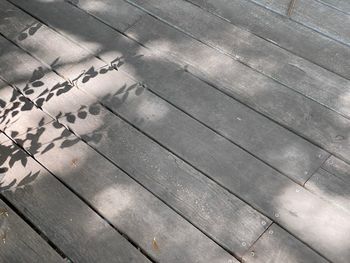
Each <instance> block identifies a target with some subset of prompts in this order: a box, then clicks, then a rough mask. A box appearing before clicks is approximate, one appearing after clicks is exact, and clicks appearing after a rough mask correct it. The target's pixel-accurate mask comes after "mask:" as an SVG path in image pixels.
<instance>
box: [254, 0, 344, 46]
mask: <svg viewBox="0 0 350 263" xmlns="http://www.w3.org/2000/svg"><path fill="white" fill-rule="evenodd" d="M248 1H252V2H255V3H257V4H259V5H261V6H263V7H266V8H268V9H270V10H273V11H275V12H277V13H278V14H281V15H286V14H287V10H288V7H289V4H290V0H282V1H281V0H272V1H271V0H248ZM290 19H292V20H294V21H296V22H298V23H300V24H302V25H304V26H306V27H309V28H311V29H313V30H315V31H317V32H320V33H322V34H324V35H326V36H328V37H331V38H333V39H335V40H337V41H340V42H342V43H344V44H346V45H350V16H349V15H348V14H345V13H343V12H339V11H338V10H335V9H334V8H331V7H329V6H327V5H324V4H322V3H320V2H319V1H315V0H313V1H305V0H298V1H297V2H296V3H295V5H294V8H293V10H292V12H291V15H290Z"/></svg>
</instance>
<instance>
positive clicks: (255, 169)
mask: <svg viewBox="0 0 350 263" xmlns="http://www.w3.org/2000/svg"><path fill="white" fill-rule="evenodd" d="M99 112H100V113H99V114H102V116H104V115H109V114H110V113H109V112H106V111H104V109H103V108H101V109H100V111H99ZM90 118H91V119H90ZM95 118H97V116H95V115H89V116H88V117H87V119H86V120H84V123H82V122H81V121H80V120H77V122H75V123H66V124H67V125H69V127H71V128H72V129H73V130H74V131H75V132H76V133H78V134H79V135H80V136H82V138H85V139H86V140H88V141H89V144H91V145H93V146H94V147H95V148H96V149H98V150H99V151H100V152H101V153H103V154H104V155H105V156H107V157H108V158H110V159H111V160H113V162H115V163H116V164H118V165H119V166H120V167H123V169H124V170H125V171H128V172H130V173H131V172H133V174H134V176H137V178H138V180H142V184H144V185H146V183H147V181H146V180H145V176H146V175H147V176H153V177H154V176H157V177H162V178H163V180H165V181H166V182H169V181H170V180H176V179H174V178H173V177H172V178H173V179H171V178H169V177H165V178H164V173H162V171H163V167H164V165H165V164H166V163H167V162H166V161H165V160H164V159H160V158H159V157H158V158H156V157H157V156H155V154H153V153H154V152H155V148H156V147H155V146H152V147H151V146H150V145H147V144H146V143H145V142H144V141H145V140H142V139H141V138H142V137H143V136H141V135H139V136H138V135H137V134H134V132H133V131H134V130H132V129H131V128H130V127H128V125H125V124H123V123H122V122H119V121H117V120H116V121H113V119H112V117H111V118H110V119H108V120H107V121H106V122H105V123H106V126H108V129H107V127H106V128H105V134H107V135H105V136H103V135H102V138H101V139H100V140H99V141H96V140H95V141H94V140H91V139H89V138H91V137H92V136H93V135H94V132H93V130H95V129H96V122H97V123H98V120H96V119H95ZM105 118H106V117H105ZM151 120H152V119H151ZM62 121H64V120H62ZM116 130H118V133H117V134H116V133H115V132H114V131H116ZM200 132H201V131H200V130H198V131H197V133H195V134H197V135H198V137H199V138H201V137H202V135H201V133H200ZM140 137H141V138H140ZM199 141H200V140H199V139H198V140H193V142H194V144H190V143H191V142H190V141H186V143H187V145H188V146H189V147H193V148H194V149H197V148H196V146H195V143H197V144H198V143H199ZM177 143H178V144H180V143H181V141H179V140H178V141H177ZM181 144H185V143H181ZM197 147H198V146H197ZM215 150H217V148H215ZM157 155H159V156H165V155H166V153H164V154H161V153H158V154H157ZM203 155H204V154H202V155H201V156H199V157H198V159H199V158H203ZM187 156H188V155H187ZM130 160H133V161H134V162H130ZM231 160H232V159H231ZM234 160H235V161H234V162H233V164H234V165H232V166H231V175H230V176H224V175H223V174H221V173H220V170H218V171H217V173H215V174H214V173H212V174H210V176H211V177H212V178H214V179H215V180H217V181H218V182H219V183H221V185H225V186H226V187H227V188H228V189H229V190H231V191H232V192H233V193H235V194H236V195H238V196H240V197H241V198H242V199H243V200H245V201H246V202H248V203H250V204H252V205H253V206H254V207H256V208H257V209H259V210H260V211H263V212H264V213H265V214H267V215H268V216H269V217H271V218H274V220H275V221H277V222H278V223H279V224H281V225H283V226H284V227H286V228H287V229H288V230H289V231H291V232H292V233H293V234H294V235H296V236H297V237H298V238H300V239H302V240H303V241H305V242H307V243H308V244H310V245H311V246H312V247H313V248H314V249H316V250H318V251H320V252H322V253H323V254H325V255H327V257H329V258H331V259H332V260H334V261H336V262H346V261H347V258H348V257H349V255H348V252H349V244H346V242H344V241H345V240H346V239H345V237H344V235H346V234H345V233H348V231H349V228H350V226H349V223H348V222H349V218H348V217H350V215H349V214H348V213H345V211H343V210H341V209H338V208H336V207H333V206H332V205H330V204H328V203H327V202H325V201H323V200H322V199H320V198H318V197H316V196H315V195H313V194H311V193H310V192H308V191H306V190H304V189H303V188H302V187H300V186H298V185H296V184H294V183H292V182H291V181H289V180H287V179H286V178H285V177H281V176H280V174H278V173H276V172H275V171H273V170H271V169H270V168H269V167H267V166H265V165H264V164H262V163H260V162H257V161H256V159H254V158H251V157H249V156H247V155H245V154H244V153H243V152H242V153H240V154H239V155H238V157H236V159H234ZM177 162H178V164H179V161H177ZM192 162H193V161H192ZM244 164H248V167H245V168H243V166H244ZM179 165H181V166H182V164H181V163H180V164H179ZM181 166H180V167H181ZM158 168H160V171H158V170H157V169H158ZM200 168H201V167H200ZM236 171H237V172H236ZM232 174H234V176H232ZM177 175H178V174H177ZM177 180H178V179H177ZM162 184H164V182H162ZM196 184H197V185H198V183H196ZM179 187H183V184H180V185H179ZM187 189H188V188H187ZM183 191H185V190H181V189H180V190H179V192H180V193H182V192H183ZM168 192H169V187H168V188H167V193H168ZM185 192H186V191H185ZM202 192H205V191H202ZM168 194H169V193H168ZM206 196H207V195H206ZM186 199H188V197H187V198H186ZM271 200H272V201H271ZM320 207H322V209H321V210H319V208H320ZM221 214H222V212H221ZM340 228H341V229H340ZM330 240H332V241H330ZM330 243H331V244H332V245H330ZM333 244H334V245H333ZM335 244H336V245H335ZM339 244H342V245H339Z"/></svg>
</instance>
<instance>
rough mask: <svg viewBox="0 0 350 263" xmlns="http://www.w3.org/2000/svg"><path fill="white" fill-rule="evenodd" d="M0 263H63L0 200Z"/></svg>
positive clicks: (50, 248) (51, 249) (60, 258)
mask: <svg viewBox="0 0 350 263" xmlns="http://www.w3.org/2000/svg"><path fill="white" fill-rule="evenodd" d="M0 233H1V234H0V239H1V244H0V260H1V262H11V263H12V262H13V263H22V262H63V259H62V257H61V256H60V255H59V254H57V252H56V251H55V250H54V249H53V248H52V247H50V246H49V245H48V243H46V241H45V240H43V239H42V238H41V237H40V236H39V235H38V234H37V233H36V232H35V231H34V230H33V229H32V228H31V227H30V226H29V225H28V224H27V223H26V222H25V221H23V219H22V218H21V217H19V216H18V215H17V214H16V213H15V212H14V211H13V210H12V209H11V208H10V207H8V206H7V205H6V204H5V203H4V202H3V201H2V200H0Z"/></svg>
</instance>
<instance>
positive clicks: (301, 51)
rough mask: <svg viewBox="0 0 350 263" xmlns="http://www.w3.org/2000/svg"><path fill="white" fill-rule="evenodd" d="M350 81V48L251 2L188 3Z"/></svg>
mask: <svg viewBox="0 0 350 263" xmlns="http://www.w3.org/2000/svg"><path fill="white" fill-rule="evenodd" d="M188 1H189V2H192V3H195V4H196V5H199V6H201V7H202V8H204V9H206V10H208V11H210V12H213V13H215V14H217V15H218V16H221V17H223V18H225V19H226V20H228V21H230V22H231V23H232V24H234V25H236V26H238V27H240V28H243V29H245V30H247V31H249V32H252V33H253V34H255V35H257V36H259V37H261V38H263V39H266V40H268V41H270V42H271V43H273V44H275V45H277V46H280V47H282V48H284V49H286V50H288V51H290V52H292V53H294V54H296V55H298V56H300V57H303V58H305V59H307V60H309V61H311V62H313V63H315V64H317V65H320V66H322V67H324V68H326V69H328V70H330V71H332V72H335V73H337V74H339V75H341V76H343V77H345V78H347V79H349V78H350V74H349V67H350V65H349V47H348V46H346V45H344V44H341V43H339V42H337V41H335V40H333V39H330V38H328V37H326V36H323V35H321V34H319V33H317V32H315V31H314V30H312V29H309V28H306V27H304V26H302V25H300V24H298V23H296V22H294V21H292V20H290V19H289V18H287V17H281V15H279V14H276V13H274V12H272V11H270V10H267V9H266V8H263V7H261V6H258V5H256V4H255V3H251V2H249V1H241V0H235V1H229V0H217V1H212V0H188Z"/></svg>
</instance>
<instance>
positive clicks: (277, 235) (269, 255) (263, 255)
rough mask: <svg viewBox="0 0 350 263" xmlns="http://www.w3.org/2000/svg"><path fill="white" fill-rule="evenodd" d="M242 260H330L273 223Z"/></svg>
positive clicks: (246, 262) (275, 262)
mask: <svg viewBox="0 0 350 263" xmlns="http://www.w3.org/2000/svg"><path fill="white" fill-rule="evenodd" d="M242 262H244V263H258V262H259V263H266V262H269V263H280V262H284V263H299V262H307V263H326V262H329V261H327V260H325V259H324V258H323V257H321V256H320V255H318V254H316V253H315V252H314V251H313V250H311V249H310V248H308V247H307V246H305V245H304V244H303V243H301V242H300V241H298V240H296V239H295V238H294V237H293V236H292V235H290V234H289V233H288V232H286V231H285V230H283V229H282V228H280V227H279V226H277V225H276V224H272V225H271V226H270V227H269V229H268V230H267V231H266V232H265V233H264V234H263V235H262V236H261V237H260V238H259V240H258V241H257V242H256V243H255V244H254V245H253V246H252V247H251V248H250V249H249V251H248V252H247V254H246V255H244V256H243V260H242Z"/></svg>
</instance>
